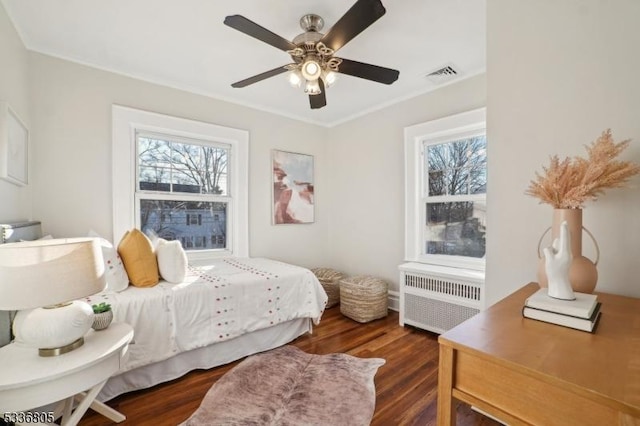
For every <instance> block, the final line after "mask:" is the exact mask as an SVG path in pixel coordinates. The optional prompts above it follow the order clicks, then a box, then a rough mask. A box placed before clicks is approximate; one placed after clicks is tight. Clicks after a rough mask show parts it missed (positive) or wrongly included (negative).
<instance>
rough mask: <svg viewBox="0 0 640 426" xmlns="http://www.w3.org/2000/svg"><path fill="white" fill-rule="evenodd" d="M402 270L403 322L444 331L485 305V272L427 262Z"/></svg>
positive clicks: (401, 316)
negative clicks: (426, 263) (436, 265)
mask: <svg viewBox="0 0 640 426" xmlns="http://www.w3.org/2000/svg"><path fill="white" fill-rule="evenodd" d="M400 270H401V272H400V325H404V324H408V325H413V326H415V327H419V328H423V329H425V330H429V331H433V332H436V333H444V332H445V331H447V330H450V329H451V328H453V327H455V326H456V325H458V324H460V323H461V322H463V321H465V320H467V319H469V318H471V317H472V316H474V315H475V314H477V313H478V312H480V310H481V309H482V302H483V285H484V273H482V272H477V271H467V270H462V269H458V268H445V267H433V268H431V267H429V266H427V265H420V267H418V268H416V267H411V266H409V267H407V266H406V265H402V266H401V267H400Z"/></svg>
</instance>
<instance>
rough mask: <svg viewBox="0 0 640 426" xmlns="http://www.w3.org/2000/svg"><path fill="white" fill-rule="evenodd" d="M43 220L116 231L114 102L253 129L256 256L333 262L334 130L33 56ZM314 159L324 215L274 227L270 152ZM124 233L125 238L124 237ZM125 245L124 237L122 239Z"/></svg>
mask: <svg viewBox="0 0 640 426" xmlns="http://www.w3.org/2000/svg"><path fill="white" fill-rule="evenodd" d="M30 71H31V74H32V80H31V82H32V92H33V121H34V122H35V123H36V126H35V128H34V140H35V144H34V150H33V151H34V165H35V167H34V169H35V173H34V182H35V185H34V217H36V218H37V219H39V220H41V221H42V222H43V225H44V228H45V231H46V232H49V233H52V234H53V235H54V236H79V235H86V233H87V231H88V230H89V229H94V230H95V231H97V232H98V233H100V234H102V235H105V236H108V237H110V236H111V233H112V201H111V105H112V104H119V105H125V106H129V107H133V108H139V109H143V110H148V111H154V112H158V113H162V114H168V115H173V116H177V117H184V118H189V119H192V120H200V121H205V122H210V123H214V124H218V125H223V126H228V127H233V128H238V129H244V130H248V131H249V133H250V136H249V137H250V142H249V144H250V146H249V152H250V158H249V165H250V177H249V184H250V188H249V204H250V212H249V229H250V255H251V256H268V257H271V258H275V259H279V260H283V261H288V262H292V263H296V264H299V265H303V266H309V267H311V266H317V265H320V264H323V263H324V261H325V258H324V256H325V253H326V247H325V244H324V242H325V241H326V234H327V229H328V228H327V226H328V218H327V215H328V211H329V210H330V206H329V204H328V201H327V199H326V196H327V195H326V194H327V186H328V175H327V148H326V134H327V129H325V128H321V127H317V126H313V125H310V124H306V123H301V122H297V121H294V120H291V119H287V118H283V117H280V116H276V115H273V114H269V113H265V112H260V111H256V110H253V109H250V108H246V107H242V106H238V105H234V104H230V103H227V102H222V101H218V100H214V99H211V98H207V97H205V96H199V95H195V94H191V93H187V92H183V91H179V90H174V89H170V88H166V87H162V86H158V85H154V84H150V83H145V82H142V81H139V80H135V79H132V78H128V77H124V76H120V75H116V74H113V73H109V72H105V71H100V70H96V69H93V68H89V67H85V66H82V65H78V64H75V63H71V62H68V61H64V60H60V59H56V58H52V57H49V56H46V55H42V54H38V53H32V54H31V55H30ZM274 148H276V149H283V150H290V151H295V152H300V153H305V154H311V155H314V156H315V183H316V188H317V194H316V195H317V198H316V200H317V201H316V221H315V223H314V224H310V225H279V226H273V225H271V201H270V200H271V187H272V182H273V180H272V172H271V165H270V159H271V150H272V149H274ZM119 238H120V236H116V238H115V239H116V240H118V239H119ZM116 243H117V241H116Z"/></svg>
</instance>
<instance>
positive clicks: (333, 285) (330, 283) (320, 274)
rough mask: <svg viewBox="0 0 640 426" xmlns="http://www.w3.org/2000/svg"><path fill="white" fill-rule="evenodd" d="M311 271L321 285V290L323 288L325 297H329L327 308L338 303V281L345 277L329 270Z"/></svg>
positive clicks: (317, 269)
mask: <svg viewBox="0 0 640 426" xmlns="http://www.w3.org/2000/svg"><path fill="white" fill-rule="evenodd" d="M311 271H312V272H313V273H314V274H315V276H316V278H318V281H320V284H322V288H324V291H325V292H326V293H327V296H329V300H327V308H330V307H332V306H335V305H337V304H338V303H340V280H341V279H343V278H346V277H347V276H346V275H345V274H343V273H342V272H339V271H336V270H335V269H331V268H313V269H312V270H311Z"/></svg>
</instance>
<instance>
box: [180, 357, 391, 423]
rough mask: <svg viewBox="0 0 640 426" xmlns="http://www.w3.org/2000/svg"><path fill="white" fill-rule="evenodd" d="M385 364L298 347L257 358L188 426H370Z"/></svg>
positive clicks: (224, 382) (237, 370) (214, 392)
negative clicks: (379, 373)
mask: <svg viewBox="0 0 640 426" xmlns="http://www.w3.org/2000/svg"><path fill="white" fill-rule="evenodd" d="M384 363H385V360H384V359H381V358H356V357H354V356H351V355H347V354H330V355H312V354H308V353H306V352H303V351H301V350H300V349H298V348H296V347H294V346H283V347H281V348H278V349H274V350H272V351H269V352H264V353H261V354H258V355H253V356H251V357H249V358H247V359H245V360H244V361H242V362H241V363H240V364H238V365H237V366H236V367H234V368H233V369H232V370H231V371H229V372H228V373H226V374H225V375H224V376H223V377H222V378H220V379H219V380H218V381H217V382H216V383H215V384H214V385H213V386H212V387H211V389H210V390H209V392H207V394H206V395H205V397H204V399H203V400H202V403H201V404H200V407H199V408H198V409H197V410H196V412H195V413H193V415H192V416H191V417H190V418H189V419H187V421H186V422H184V423H182V425H185V426H195V425H207V426H209V425H225V426H227V425H283V426H301V425H305V426H307V425H323V426H327V425H348V426H356V425H369V424H370V423H371V418H372V417H373V412H374V410H375V402H376V392H375V385H374V382H373V377H374V376H375V374H376V371H378V368H379V367H380V366H381V365H383V364H384Z"/></svg>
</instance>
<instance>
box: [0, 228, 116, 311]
mask: <svg viewBox="0 0 640 426" xmlns="http://www.w3.org/2000/svg"><path fill="white" fill-rule="evenodd" d="M105 286H106V281H105V266H104V260H103V258H102V251H101V248H100V244H99V242H98V240H97V239H95V238H59V239H49V240H37V241H25V242H20V243H11V244H4V245H0V310H21V309H32V308H38V307H41V306H50V305H55V304H58V303H64V302H68V301H71V300H74V299H79V298H82V297H85V296H89V295H91V294H95V293H98V292H100V291H102V290H104V288H105Z"/></svg>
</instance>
